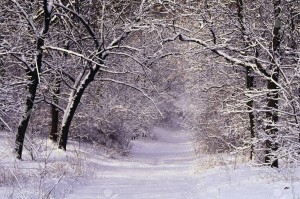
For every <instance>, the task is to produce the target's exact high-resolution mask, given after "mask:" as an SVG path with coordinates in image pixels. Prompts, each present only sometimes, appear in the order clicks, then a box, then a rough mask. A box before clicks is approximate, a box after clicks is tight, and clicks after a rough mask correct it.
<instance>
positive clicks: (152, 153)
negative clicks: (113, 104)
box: [68, 128, 196, 199]
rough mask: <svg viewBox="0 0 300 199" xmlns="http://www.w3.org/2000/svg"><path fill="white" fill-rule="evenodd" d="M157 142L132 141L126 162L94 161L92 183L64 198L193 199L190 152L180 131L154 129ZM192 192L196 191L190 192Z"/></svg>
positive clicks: (192, 156)
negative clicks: (95, 175)
mask: <svg viewBox="0 0 300 199" xmlns="http://www.w3.org/2000/svg"><path fill="white" fill-rule="evenodd" d="M154 133H155V135H156V137H157V140H150V139H145V140H136V141H133V148H132V151H131V154H130V155H129V157H128V158H127V159H126V160H122V161H120V160H111V161H103V162H101V160H99V161H98V160H97V157H95V161H98V164H99V166H98V168H97V177H96V179H95V180H94V181H93V182H92V184H90V185H87V186H83V187H80V188H79V189H76V190H75V191H74V193H73V194H72V195H70V196H69V197H68V198H70V199H71V198H72V199H76V198H78V199H79V198H80V199H83V198H86V199H89V198H91V199H92V198H93V199H94V198H99V199H100V198H101V199H125V198H126V199H135V198H137V199H141V198H143V199H151V198H153V199H154V198H155V199H160V198H166V199H168V198H170V199H171V198H172V199H177V198H178V199H189V198H193V197H192V196H195V195H196V193H193V188H192V187H191V185H193V184H194V181H195V176H196V174H194V165H195V162H194V161H195V158H194V149H193V146H192V143H191V141H190V135H189V134H187V133H186V132H184V131H175V132H171V131H166V130H164V129H161V128H156V129H155V130H154ZM194 191H196V190H194Z"/></svg>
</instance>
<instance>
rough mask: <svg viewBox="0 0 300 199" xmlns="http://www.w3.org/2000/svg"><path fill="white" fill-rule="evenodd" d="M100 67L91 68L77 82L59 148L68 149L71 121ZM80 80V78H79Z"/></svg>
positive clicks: (67, 110) (65, 113) (63, 126)
mask: <svg viewBox="0 0 300 199" xmlns="http://www.w3.org/2000/svg"><path fill="white" fill-rule="evenodd" d="M99 69H100V65H97V66H95V68H91V69H90V71H89V72H88V74H87V75H86V76H85V78H84V79H83V80H82V81H81V82H80V83H78V82H75V88H74V89H76V90H73V91H72V93H71V94H70V97H69V102H68V106H67V108H66V110H65V112H64V116H63V121H62V125H61V130H60V138H59V144H58V148H59V149H64V150H66V149H67V140H68V134H69V129H70V126H71V122H72V120H73V117H74V114H75V112H76V109H77V107H78V105H79V102H80V100H81V97H82V95H83V93H84V91H85V89H86V88H87V87H88V85H89V84H90V83H91V82H92V81H93V80H94V77H95V75H96V74H97V72H98V71H99ZM77 81H80V80H77Z"/></svg>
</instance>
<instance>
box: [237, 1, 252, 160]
mask: <svg viewBox="0 0 300 199" xmlns="http://www.w3.org/2000/svg"><path fill="white" fill-rule="evenodd" d="M236 4H237V14H238V21H239V24H240V26H241V32H242V36H243V40H244V43H245V46H249V41H247V40H246V38H247V35H246V28H245V24H244V14H245V13H244V2H243V0H236ZM245 54H246V53H245ZM252 72H253V70H252V68H251V67H249V66H248V67H246V88H247V90H253V87H254V76H253V74H252ZM246 105H247V110H248V117H249V127H250V136H251V139H253V138H255V136H256V135H255V131H254V113H253V100H252V99H249V101H248V102H247V103H246ZM250 150H251V151H250V159H251V160H252V159H253V157H254V145H253V144H251V149H250Z"/></svg>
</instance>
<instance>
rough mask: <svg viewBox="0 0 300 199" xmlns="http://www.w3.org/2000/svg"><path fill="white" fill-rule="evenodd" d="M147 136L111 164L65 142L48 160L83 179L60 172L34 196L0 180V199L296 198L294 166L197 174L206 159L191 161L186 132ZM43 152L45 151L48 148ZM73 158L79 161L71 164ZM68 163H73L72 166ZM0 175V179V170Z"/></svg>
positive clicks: (32, 164) (299, 173)
mask: <svg viewBox="0 0 300 199" xmlns="http://www.w3.org/2000/svg"><path fill="white" fill-rule="evenodd" d="M153 133H154V135H155V138H156V139H150V138H146V139H141V140H135V141H133V142H132V150H131V153H130V154H129V155H128V156H126V157H122V158H120V157H118V158H115V159H112V158H108V157H106V156H103V152H102V151H101V150H100V149H99V148H97V147H92V146H90V145H88V144H86V145H82V146H80V147H78V143H76V142H69V147H68V149H69V150H68V151H67V152H63V151H60V150H56V149H55V151H54V152H52V153H51V154H50V153H48V155H50V156H51V158H48V161H50V162H52V163H53V164H54V163H55V164H61V165H60V167H58V168H59V169H66V167H68V169H69V170H70V171H72V172H77V173H81V172H83V173H86V174H85V175H84V176H83V177H80V176H79V177H72V176H70V174H69V173H68V171H66V172H65V173H67V174H65V175H66V176H65V177H64V178H63V179H62V180H61V181H60V182H58V177H59V176H56V177H55V176H51V175H50V177H52V179H49V181H47V182H46V183H45V184H46V185H47V186H44V189H45V190H47V191H45V192H46V193H47V192H49V190H51V189H49V188H48V189H47V187H53V186H54V185H55V184H56V183H57V184H56V186H55V188H53V191H52V192H51V194H50V195H49V196H47V194H44V195H43V194H41V193H39V194H34V193H38V192H39V191H36V190H39V188H37V189H34V188H33V187H30V186H25V185H22V182H16V184H18V185H19V186H20V187H26V188H27V192H26V193H25V192H24V190H23V192H20V191H18V189H16V188H15V189H14V192H13V191H12V188H11V185H5V183H3V182H1V176H0V198H33V199H35V198H37V199H40V198H41V199H42V198H47V197H48V198H67V199H136V198H138V199H300V169H299V168H297V167H295V168H282V169H277V170H276V169H271V168H266V167H254V166H251V165H250V164H249V165H248V164H246V163H243V164H235V165H230V164H228V165H221V166H220V165H219V166H214V167H213V168H206V169H199V168H201V167H199V164H200V163H203V164H204V163H205V164H206V163H207V161H209V159H210V158H211V157H210V156H208V155H204V154H203V156H201V155H200V156H199V157H197V158H196V156H195V152H194V147H193V143H192V141H191V140H192V139H191V135H190V134H189V133H187V132H185V131H168V130H165V129H162V128H155V129H154V132H153ZM1 138H5V136H1ZM3 140H5V139H1V141H0V144H1V145H0V157H2V158H1V159H2V160H1V162H0V169H1V168H2V169H3V168H6V169H7V171H13V169H15V168H16V166H15V165H16V161H15V160H14V158H13V157H10V156H5V155H4V154H7V147H3V146H5V145H7V143H5V142H4V141H3ZM2 143H3V145H2ZM48 148H51V147H49V144H48ZM52 150H53V149H52ZM80 154H81V155H80ZM82 154H86V155H82ZM24 157H25V158H24V160H23V161H21V162H19V163H17V164H19V166H18V167H17V168H22V169H28V170H29V171H30V172H32V173H34V172H38V171H40V170H38V169H37V168H40V167H42V166H40V165H43V164H44V163H43V162H42V161H40V162H39V159H37V161H30V159H29V158H28V157H27V156H26V154H25V156H24ZM26 157H27V159H26ZM78 157H81V159H80V160H77V159H76V158H78ZM40 159H41V160H43V159H42V158H40ZM74 161H77V162H76V164H75V166H74V164H73V162H74ZM67 163H68V164H67ZM64 164H67V166H64ZM72 166H73V167H72ZM48 167H49V168H50V167H53V165H51V166H48ZM69 167H72V168H73V169H70V168H69ZM81 169H82V171H81ZM78 170H79V171H78ZM42 171H43V170H42ZM47 171H48V170H47ZM15 173H17V172H15ZM0 174H2V175H3V173H1V170H0ZM34 175H37V176H38V175H39V174H34ZM74 176H75V175H74ZM27 184H28V183H27ZM40 184H41V183H40ZM14 187H16V185H15V186H14ZM17 187H18V186H17ZM45 187H46V188H45ZM28 193H30V194H28ZM14 194H15V195H14ZM10 196H12V197H10ZM45 196H47V197H45Z"/></svg>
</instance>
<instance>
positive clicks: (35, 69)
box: [15, 0, 52, 159]
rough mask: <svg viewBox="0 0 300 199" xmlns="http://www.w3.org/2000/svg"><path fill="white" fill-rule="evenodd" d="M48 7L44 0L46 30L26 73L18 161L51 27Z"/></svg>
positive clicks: (17, 142)
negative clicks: (44, 47)
mask: <svg viewBox="0 0 300 199" xmlns="http://www.w3.org/2000/svg"><path fill="white" fill-rule="evenodd" d="M47 7H48V1H47V0H44V1H43V9H44V13H45V18H44V29H43V31H42V35H41V36H40V37H39V38H38V39H37V47H36V51H37V56H36V65H31V66H30V67H28V68H27V69H26V71H25V72H26V76H27V78H28V81H29V82H28V84H27V90H28V94H27V97H26V104H25V113H24V116H23V117H22V119H21V122H20V124H19V126H18V132H17V135H16V147H15V151H16V153H17V158H18V159H21V158H22V151H23V144H24V138H25V133H26V130H27V127H28V123H29V119H30V116H31V112H32V108H33V104H34V100H35V96H36V91H37V87H38V84H39V73H40V71H41V68H42V60H43V46H44V40H45V37H46V34H47V33H48V31H49V27H50V21H51V12H52V9H51V10H48V8H47Z"/></svg>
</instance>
